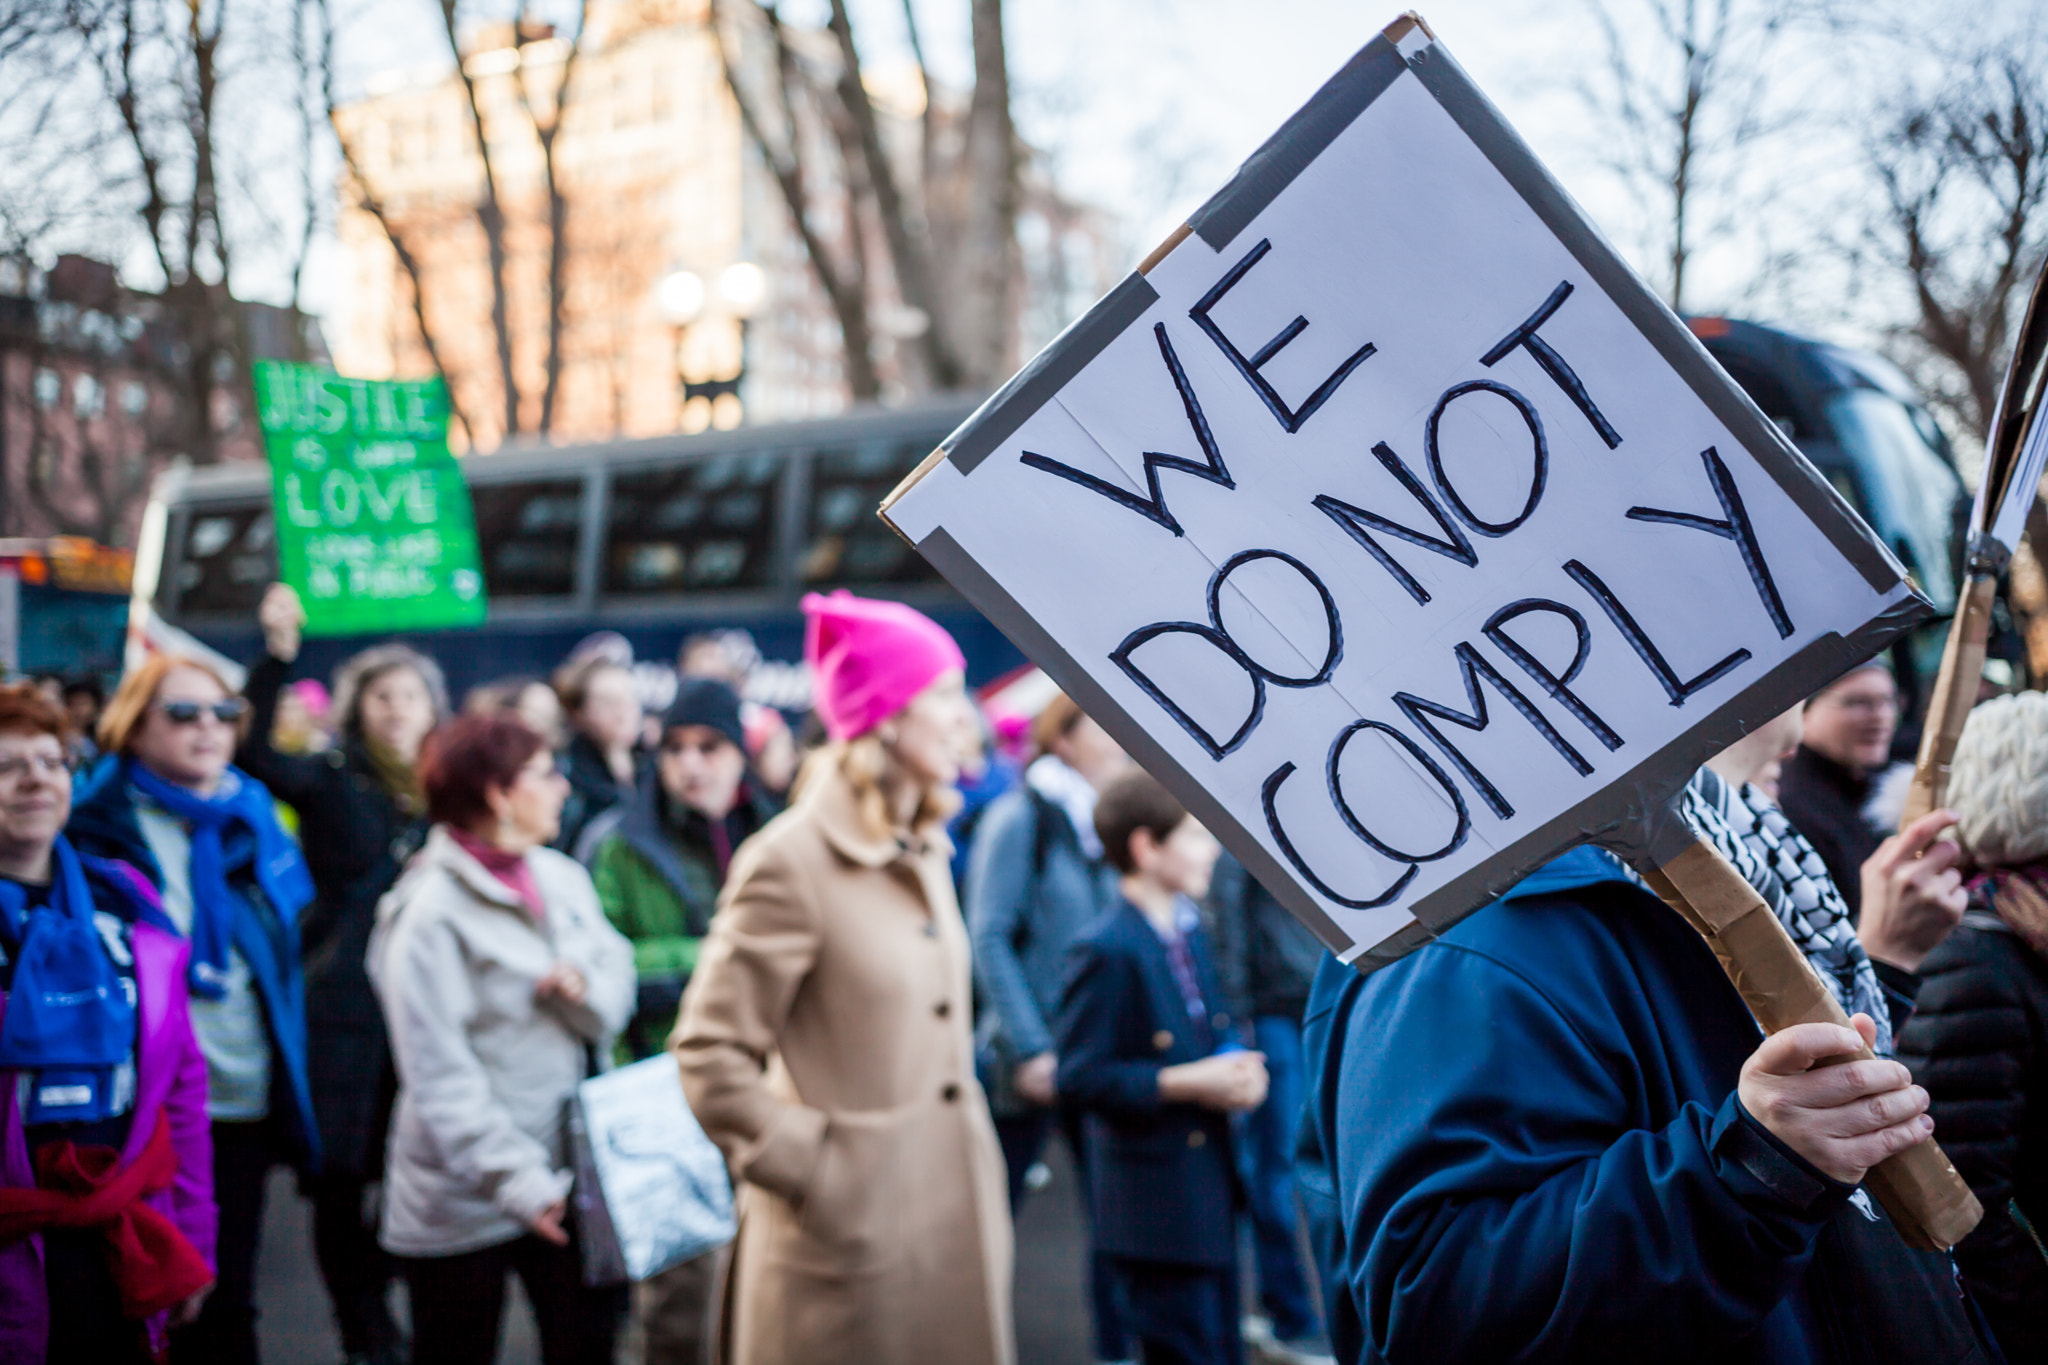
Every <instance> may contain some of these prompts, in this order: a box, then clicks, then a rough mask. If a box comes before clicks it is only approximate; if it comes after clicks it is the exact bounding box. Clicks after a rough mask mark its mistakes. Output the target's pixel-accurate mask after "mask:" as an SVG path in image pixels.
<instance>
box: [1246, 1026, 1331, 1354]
mask: <svg viewBox="0 0 2048 1365" xmlns="http://www.w3.org/2000/svg"><path fill="white" fill-rule="evenodd" d="M1253 1028H1254V1030H1255V1032H1256V1033H1257V1036H1258V1042H1259V1051H1261V1052H1263V1053H1265V1054H1266V1077H1267V1081H1266V1102H1265V1103H1264V1104H1262V1105H1260V1106H1259V1107H1258V1108H1257V1109H1254V1110H1253V1111H1252V1112H1251V1113H1250V1114H1247V1115H1246V1116H1245V1120H1244V1127H1243V1129H1242V1131H1241V1138H1242V1142H1241V1144H1240V1147H1239V1151H1240V1153H1241V1156H1242V1160H1243V1164H1244V1182H1245V1188H1246V1190H1247V1192H1248V1193H1249V1194H1250V1196H1251V1199H1250V1203H1251V1218H1252V1246H1253V1249H1254V1250H1255V1251H1256V1252H1257V1253H1258V1267H1259V1303H1260V1306H1261V1307H1263V1308H1264V1309H1265V1310H1266V1316H1267V1317H1268V1318H1271V1319H1272V1321H1273V1335H1275V1336H1277V1337H1279V1338H1280V1339H1281V1340H1282V1341H1297V1340H1300V1339H1302V1338H1304V1337H1314V1336H1315V1335H1317V1332H1318V1324H1317V1321H1316V1309H1315V1303H1314V1301H1313V1300H1312V1299H1311V1298H1310V1297H1309V1287H1308V1276H1307V1275H1306V1274H1305V1273H1304V1270H1303V1266H1302V1257H1301V1220H1300V1217H1299V1213H1298V1210H1297V1209H1296V1207H1295V1202H1294V1136H1295V1130H1296V1128H1298V1127H1299V1126H1300V1123H1301V1113H1302V1104H1303V1102H1304V1099H1305V1096H1304V1094H1303V1091H1302V1060H1301V1024H1300V1023H1299V1022H1297V1021H1296V1020H1293V1019H1289V1018H1287V1017H1285V1016H1284V1015H1261V1016H1260V1017H1259V1018H1258V1019H1257V1020H1256V1021H1254V1024H1253Z"/></svg>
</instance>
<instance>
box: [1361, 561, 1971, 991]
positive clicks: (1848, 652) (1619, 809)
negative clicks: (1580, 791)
mask: <svg viewBox="0 0 2048 1365" xmlns="http://www.w3.org/2000/svg"><path fill="white" fill-rule="evenodd" d="M1933 615H1934V609H1933V608H1932V607H1930V606H1929V605H1928V603H1927V600H1926V599H1925V598H1923V597H1920V596H1918V595H1917V594H1916V595H1912V596H1908V597H1905V598H1903V599H1901V600H1900V601H1898V602H1896V603H1894V604H1893V605H1892V606H1891V607H1890V608H1888V609H1887V610H1886V611H1885V612H1884V614H1883V615H1881V616H1879V617H1878V618H1877V619H1876V620H1874V621H1871V622H1870V623H1869V624H1867V625H1865V626H1864V627H1863V628H1862V629H1860V630H1858V631H1856V632H1855V633H1853V634H1852V635H1850V636H1848V637H1847V638H1844V637H1843V636H1840V635H1836V634H1833V633H1829V634H1827V635H1823V636H1821V637H1819V638H1818V639H1815V640H1813V641H1811V642H1809V643H1808V644H1807V645H1806V647H1805V648H1803V649H1801V650H1800V651H1799V652H1798V653H1797V654H1795V655H1793V656H1792V657H1791V658H1790V659H1787V660H1786V661H1785V662H1784V663H1781V664H1779V665H1778V666H1777V667H1776V668H1774V669H1772V670H1771V671H1770V672H1769V673H1767V674H1765V675H1764V676H1763V677H1761V678H1759V679H1757V680H1756V681H1755V682H1753V683H1751V684H1750V685H1749V686H1748V687H1746V688H1744V689H1743V690H1742V691H1741V692H1739V693H1737V694H1736V695H1735V696H1734V697H1733V698H1731V699H1730V700H1728V701H1726V702H1723V703H1722V704H1721V705H1720V706H1719V707H1717V708H1716V709H1715V710H1714V712H1713V714H1711V715H1709V716H1708V717H1707V718H1706V719H1705V720H1703V721H1701V722H1699V723H1698V724H1696V725H1695V726H1694V727H1693V728H1692V729H1691V730H1690V731H1689V732H1687V734H1685V735H1684V736H1681V737H1680V738H1679V739H1676V740H1673V741H1672V742H1671V743H1670V744H1668V745H1666V746H1665V747H1664V748H1663V749H1662V750H1660V751H1658V752H1657V753H1655V754H1653V755H1651V756H1650V757H1649V758H1647V759H1645V760H1644V761H1643V762H1642V763H1640V764H1639V765H1637V766H1636V767H1635V768H1633V769H1632V770H1630V771H1629V772H1627V773H1625V774H1623V775H1622V776H1620V777H1618V778H1615V779H1614V780H1613V781H1612V782H1610V783H1608V784H1607V785H1606V786H1605V787H1603V788H1601V790H1600V791H1599V792H1598V793H1596V794H1595V795H1593V796H1592V797H1590V798H1588V799H1587V800H1585V801H1582V802H1580V803H1579V804H1578V805H1576V806H1574V807H1572V808H1571V809H1570V810H1568V811H1566V812H1564V813H1563V814H1562V815H1559V816H1558V817H1557V818H1555V819H1553V820H1550V821H1547V822H1545V823H1544V824H1543V825H1542V826H1540V827H1539V828H1537V829H1536V830H1534V831H1532V832H1531V833H1529V834H1525V835H1523V836H1522V837H1521V838H1520V839H1517V840H1516V841H1515V842H1514V843H1512V844H1510V845H1508V847H1507V848H1505V849H1503V850H1502V851H1501V853H1500V854H1499V855H1498V856H1497V858H1495V859H1490V860H1489V862H1498V863H1500V864H1502V865H1503V866H1506V867H1509V868H1522V869H1524V870H1523V871H1522V872H1518V873H1514V874H1513V875H1505V874H1500V875H1494V876H1488V875H1487V869H1486V868H1485V866H1483V865H1482V866H1481V867H1475V868H1473V869H1471V870H1470V871H1468V872H1465V873H1463V874H1461V875H1459V876H1457V877H1455V878H1453V879H1452V880H1450V881H1448V882H1446V883H1445V884H1444V885H1442V886H1440V887H1438V888H1437V889H1436V890H1434V891H1432V892H1430V893H1429V894H1428V895H1426V896H1424V897H1422V898H1421V899H1420V900H1418V901H1416V902H1415V903H1414V904H1413V905H1411V906H1410V907H1409V911H1410V913H1412V914H1413V915H1414V916H1415V918H1416V919H1417V920H1419V921H1421V922H1422V923H1423V924H1425V925H1427V926H1429V927H1430V929H1431V931H1432V932H1433V933H1437V934H1441V933H1442V932H1443V931H1444V930H1446V929H1448V928H1450V927H1451V926H1452V925H1453V924H1455V923H1457V922H1458V921H1459V920H1461V919H1463V918H1465V916H1467V915H1468V914H1471V913H1472V912H1473V911H1474V910H1477V909H1479V908H1480V907H1482V906H1484V905H1486V904H1488V903H1490V902H1491V901H1492V900H1493V899H1494V898H1495V897H1497V896H1499V895H1500V894H1501V893H1503V892H1505V891H1507V890H1508V889H1509V888H1510V887H1512V886H1513V885H1514V884H1515V883H1516V882H1518V881H1520V880H1521V878H1522V877H1523V876H1525V875H1527V872H1528V871H1530V870H1533V869H1532V868H1530V867H1529V866H1528V864H1529V861H1530V860H1531V859H1534V858H1538V857H1541V856H1543V852H1544V851H1545V850H1549V849H1556V848H1560V847H1569V846H1571V845H1574V844H1580V843H1592V844H1597V845H1599V846H1600V847H1602V848H1605V849H1607V850H1608V851H1609V852H1612V853H1614V854H1615V855H1617V856H1618V857H1621V858H1622V859H1624V860H1625V861H1627V862H1629V863H1630V864H1631V865H1633V866H1637V867H1641V866H1642V865H1643V864H1645V863H1648V864H1650V865H1651V866H1656V865H1660V864H1662V863H1664V862H1667V861H1669V860H1670V859H1671V857H1673V856H1674V855H1675V854H1677V853H1678V852H1679V851H1680V850H1681V849H1682V848H1683V846H1684V844H1685V843H1687V842H1690V839H1691V835H1690V833H1689V832H1688V831H1686V830H1685V829H1684V828H1683V827H1677V826H1671V825H1669V824H1668V823H1667V822H1666V821H1665V819H1664V817H1665V815H1666V814H1667V813H1668V812H1669V811H1670V809H1671V807H1672V805H1673V803H1674V802H1675V800H1676V798H1677V795H1678V793H1679V791H1680V790H1681V789H1683V788H1684V786H1685V784H1686V783H1687V782H1689V781H1691V780H1692V775H1693V774H1694V773H1695V772H1697V771H1698V770H1699V768H1700V766H1701V765H1702V764H1704V763H1705V762H1706V761H1707V760H1708V759H1710V758H1712V757H1713V756H1714V755H1715V754H1717V753H1719V752H1721V750H1723V749H1725V748H1727V747H1728V746H1729V745H1730V744H1733V743H1734V742H1735V741H1736V740H1737V739H1740V738H1741V737H1742V736H1743V735H1744V734H1747V733H1748V732H1749V729H1753V728H1754V726H1751V727H1748V728H1745V727H1743V726H1741V725H1738V724H1737V722H1736V717H1738V716H1741V715H1752V716H1756V717H1758V718H1759V719H1758V720H1757V722H1756V724H1762V723H1763V722H1764V721H1767V720H1769V719H1771V718H1772V717H1774V716H1778V715H1781V714H1783V713H1784V712H1785V711H1787V710H1789V709H1791V708H1792V707H1793V706H1796V705H1798V704H1799V703H1800V702H1801V701H1803V700H1804V699H1806V698H1807V697H1809V696H1811V695H1813V693H1815V692H1816V691H1818V690H1819V689H1820V688H1822V687H1823V686H1825V685H1826V684H1828V683H1830V682H1832V681H1833V680H1834V679H1836V678H1838V677H1840V676H1841V674H1842V671H1843V670H1844V669H1847V668H1849V667H1852V666H1853V665H1855V664H1858V663H1861V662H1862V661H1863V660H1865V659H1868V658H1870V657H1871V656H1872V655H1874V654H1876V653H1877V652H1878V651H1879V650H1881V649H1883V648H1885V647H1886V646H1887V645H1890V644H1891V643H1892V642H1893V641H1895V640H1897V639H1899V638H1900V637H1901V636H1903V635H1905V634H1906V633H1907V632H1908V631H1910V630H1912V629H1913V628H1914V627H1915V626H1917V625H1919V624H1920V623H1921V622H1923V621H1926V620H1929V619H1931V618H1932V616H1933ZM1673 840H1676V841H1677V842H1676V843H1673ZM1374 965H1376V966H1384V965H1386V964H1385V962H1377V963H1375V964H1374Z"/></svg>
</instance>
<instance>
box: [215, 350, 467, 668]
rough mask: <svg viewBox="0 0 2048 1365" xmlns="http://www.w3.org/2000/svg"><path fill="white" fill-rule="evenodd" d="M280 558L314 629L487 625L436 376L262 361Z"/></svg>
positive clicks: (259, 383) (261, 395)
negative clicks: (359, 374)
mask: <svg viewBox="0 0 2048 1365" xmlns="http://www.w3.org/2000/svg"><path fill="white" fill-rule="evenodd" d="M255 370H256V376H255V377H256V404H257V420H258V421H259V422H260V423H261V424H262V427H263V437H264V446H265V448H266V449H267V451H268V452H269V456H270V486H271V495H272V498H273V499H274V501H275V503H276V508H277V561H278V568H279V572H280V574H281V576H282V577H283V579H284V581H285V582H287V583H289V584H291V585H292V586H293V587H294V588H296V589H298V592H299V597H300V600H301V601H302V602H303V603H304V604H305V608H306V633H307V634H308V635H353V634H361V633H365V632H383V631H391V630H429V629H435V628H440V627H446V626H472V625H479V624H481V623H482V622H483V619H484V581H483V573H482V571H481V566H480V564H479V562H478V559H477V545H476V523H475V520H474V518H473V517H472V515H471V513H470V505H469V489H468V487H467V486H466V485H465V484H464V483H463V481H462V470H461V468H460V467H459V466H458V465H457V464H456V462H455V457H454V456H452V455H451V454H449V452H448V390H447V387H446V386H445V385H444V384H443V383H442V381H441V380H440V379H438V378H435V379H423V380H411V381H384V380H369V379H345V378H343V377H342V376H341V375H338V374H336V373H334V372H333V371H332V370H322V369H317V368H315V367H313V366H310V365H293V364H286V363H283V362H280V361H268V360H266V361H259V362H257V364H256V367H255Z"/></svg>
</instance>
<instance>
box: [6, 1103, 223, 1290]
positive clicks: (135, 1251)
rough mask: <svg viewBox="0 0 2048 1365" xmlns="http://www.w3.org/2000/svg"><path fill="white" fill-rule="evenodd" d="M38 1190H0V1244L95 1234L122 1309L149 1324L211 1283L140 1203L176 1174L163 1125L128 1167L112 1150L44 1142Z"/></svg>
mask: <svg viewBox="0 0 2048 1365" xmlns="http://www.w3.org/2000/svg"><path fill="white" fill-rule="evenodd" d="M35 1166H36V1187H35V1188H34V1189H29V1190H24V1189H0V1246H4V1245H6V1244H7V1243H9V1242H15V1241H19V1240H20V1239H21V1238H23V1237H26V1236H28V1235H29V1234H30V1233H33V1232H40V1231H42V1230H43V1229H44V1228H98V1229H99V1230H100V1232H101V1233H102V1234H103V1235H104V1236H105V1237H106V1239H107V1264H108V1267H109V1268H110V1269H111V1270H112V1271H113V1273H114V1284H115V1287H116V1288H118V1289H119V1290H120V1291H121V1311H122V1313H123V1314H125V1315H126V1316H128V1317H130V1318H147V1317H150V1316H152V1315H154V1314H157V1313H161V1312H163V1311H164V1310H165V1309H167V1308H170V1307H172V1306H174V1305H176V1304H180V1303H183V1302H184V1301H185V1300H187V1299H189V1298H191V1297H192V1296H193V1295H194V1294H197V1293H198V1292H199V1291H200V1290H202V1289H204V1288H206V1286H207V1285H209V1284H211V1283H213V1267H211V1266H209V1265H208V1264H207V1263H206V1258H205V1257H203V1256H201V1255H200V1254H199V1252H198V1251H197V1249H195V1248H194V1247H193V1245H192V1244H191V1243H190V1242H188V1241H186V1240H185V1234H184V1233H182V1232H180V1231H178V1228H177V1225H176V1224H174V1223H172V1222H171V1220H170V1219H168V1218H166V1217H164V1215H163V1214H161V1213H158V1212H157V1211H156V1210H155V1209H153V1208H151V1207H150V1206H149V1205H147V1204H145V1203H143V1202H142V1201H143V1199H144V1197H146V1196H148V1195H152V1194H155V1193H157V1192H158V1191H159V1190H163V1189H167V1188H169V1187H170V1183H171V1181H172V1180H173V1179H175V1178H176V1176H177V1174H178V1153H177V1149H176V1148H174V1147H172V1146H171V1128H170V1123H169V1120H168V1119H165V1118H159V1119H158V1120H157V1125H156V1131H155V1132H154V1133H152V1134H150V1138H149V1142H148V1144H147V1145H146V1146H145V1147H143V1149H142V1152H141V1155H139V1156H137V1157H136V1158H135V1160H134V1161H133V1162H131V1163H130V1164H129V1165H127V1166H123V1165H122V1164H121V1154H120V1153H119V1152H117V1151H115V1150H114V1149H113V1148H112V1147H80V1146H78V1145H76V1144H75V1143H70V1142H49V1143H44V1144H43V1145H42V1146H40V1147H38V1148H37V1149H36V1159H35Z"/></svg>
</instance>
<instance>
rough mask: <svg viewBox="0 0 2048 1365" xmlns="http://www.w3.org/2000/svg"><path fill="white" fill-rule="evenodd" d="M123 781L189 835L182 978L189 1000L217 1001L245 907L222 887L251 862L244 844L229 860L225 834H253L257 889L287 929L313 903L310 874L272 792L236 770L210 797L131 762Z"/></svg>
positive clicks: (237, 896) (228, 773)
mask: <svg viewBox="0 0 2048 1365" xmlns="http://www.w3.org/2000/svg"><path fill="white" fill-rule="evenodd" d="M123 762H124V773H123V776H124V777H125V778H126V779H127V781H128V782H129V783H130V784H131V785H132V786H133V787H134V788H135V790H136V791H138V792H140V793H142V794H143V795H144V796H146V797H148V798H149V799H150V800H151V801H154V802H155V803H156V804H157V805H159V806H161V807H162V808H163V809H164V810H165V811H166V812H168V813H169V814H170V815H172V816H174V817H176V818H177V819H179V820H181V821H183V822H184V823H185V824H186V825H187V826H189V827H190V828H191V831H192V868H191V879H192V966H191V969H190V971H189V972H188V973H187V978H186V979H187V981H188V982H189V983H190V985H191V987H192V993H193V994H194V995H198V996H201V997H203V998H205V999H207V1000H218V999H220V998H221V996H222V994H224V993H225V991H226V990H227V980H228V947H229V944H230V943H231V941H232V940H233V937H234V927H235V916H236V915H237V914H238V913H239V912H240V911H241V910H242V909H243V908H244V907H245V906H246V904H247V902H246V901H244V900H243V898H242V896H241V895H240V894H239V893H238V892H237V891H236V890H235V889H234V887H233V886H231V885H229V883H228V874H229V873H230V872H233V871H235V870H237V869H239V868H240V867H242V866H243V865H244V864H245V863H246V862H248V861H249V858H250V853H249V845H247V844H242V843H240V842H239V841H237V842H236V849H235V854H234V856H233V858H232V862H231V860H230V854H229V841H228V835H229V832H230V829H231V827H232V826H235V825H242V826H244V827H246V828H247V829H248V831H249V833H250V834H251V835H252V836H254V860H255V874H256V885H257V887H258V888H259V889H260V890H261V891H262V892H263V896H264V899H265V900H268V901H269V902H270V905H271V908H272V909H273V910H275V911H276V912H277V915H278V918H279V919H281V920H282V921H284V923H285V924H286V925H289V924H291V923H292V921H293V918H294V917H295V916H296V915H297V914H298V913H299V911H301V910H303V909H305V907H306V906H307V904H308V903H310V902H311V901H312V899H313V874H312V873H311V872H310V871H308V870H307V868H306V860H305V858H304V857H303V856H301V855H300V853H299V846H298V844H297V842H296V841H294V840H293V838H292V836H291V835H289V834H287V833H286V832H285V829H284V826H283V825H281V824H279V823H278V820H277V810H276V807H275V806H273V805H272V803H271V800H270V792H269V791H268V790H267V789H266V788H265V787H264V785H263V784H262V783H261V782H258V781H257V780H256V779H255V778H253V777H250V776H249V775H248V774H247V773H244V772H242V771H241V770H239V769H236V768H229V769H228V770H227V771H226V772H225V773H223V774H222V775H221V782H220V786H219V787H218V788H216V789H215V790H214V793H213V795H212V796H201V795H200V794H199V793H198V792H195V791H193V790H191V789H190V788H187V787H180V786H178V785H176V784H175V783H171V782H166V781H164V779H163V778H161V777H158V776H157V775H156V774H155V773H153V772H151V771H150V770H149V769H147V768H145V767H143V766H142V765H141V764H140V763H137V762H135V761H134V760H133V759H127V760H124V761H123Z"/></svg>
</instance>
